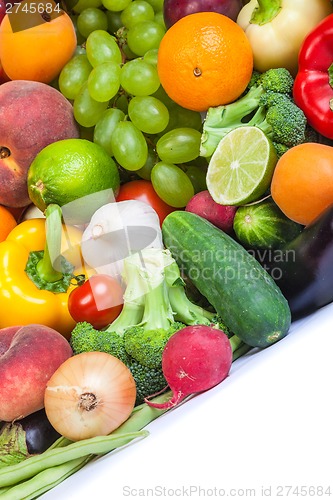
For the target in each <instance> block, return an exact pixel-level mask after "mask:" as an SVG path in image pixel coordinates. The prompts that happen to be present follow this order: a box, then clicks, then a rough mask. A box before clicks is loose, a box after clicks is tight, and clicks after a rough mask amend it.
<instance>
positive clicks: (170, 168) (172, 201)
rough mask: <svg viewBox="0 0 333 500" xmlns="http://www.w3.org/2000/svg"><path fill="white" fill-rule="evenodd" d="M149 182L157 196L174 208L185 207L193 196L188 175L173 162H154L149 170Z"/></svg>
mask: <svg viewBox="0 0 333 500" xmlns="http://www.w3.org/2000/svg"><path fill="white" fill-rule="evenodd" d="M151 182H152V185H153V187H154V189H155V191H156V193H157V194H158V196H159V197H160V198H161V199H162V200H163V201H165V203H167V204H168V205H170V206H172V207H174V208H183V207H185V206H186V205H187V203H188V202H189V201H190V199H191V198H192V196H194V188H193V184H192V182H191V181H190V179H189V177H188V176H187V175H186V173H185V172H184V171H183V170H182V169H181V168H180V167H178V165H174V164H173V163H166V162H164V161H159V162H158V163H156V165H155V166H154V167H153V168H152V171H151Z"/></svg>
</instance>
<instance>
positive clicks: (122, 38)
mask: <svg viewBox="0 0 333 500" xmlns="http://www.w3.org/2000/svg"><path fill="white" fill-rule="evenodd" d="M127 32H128V29H127V28H126V27H125V26H123V27H122V28H120V29H119V30H118V31H117V33H116V36H117V42H118V45H119V47H120V49H121V51H122V52H123V54H124V55H125V60H129V59H135V58H136V57H138V56H137V55H136V54H134V52H132V51H131V49H130V48H129V46H128V44H127Z"/></svg>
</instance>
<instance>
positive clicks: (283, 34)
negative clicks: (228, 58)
mask: <svg viewBox="0 0 333 500" xmlns="http://www.w3.org/2000/svg"><path fill="white" fill-rule="evenodd" d="M332 12H333V8H332V4H331V2H329V1H328V0H250V1H249V2H248V3H246V5H244V7H243V8H242V9H241V11H240V12H239V14H238V17H237V24H239V26H240V27H241V28H243V30H244V31H245V34H246V36H247V38H248V39H249V42H250V44H251V46H252V51H253V58H254V69H256V70H257V71H260V72H264V71H267V70H268V69H270V68H281V67H283V68H287V69H288V70H289V71H290V72H291V74H292V75H293V76H295V75H296V73H297V67H298V53H299V49H300V47H301V44H302V42H303V40H304V38H305V37H306V35H307V34H308V33H309V32H310V31H311V30H312V29H313V28H314V27H315V26H317V24H318V23H319V22H320V21H321V20H322V19H324V18H325V17H326V16H328V15H329V14H332Z"/></svg>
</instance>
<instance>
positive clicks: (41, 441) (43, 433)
mask: <svg viewBox="0 0 333 500" xmlns="http://www.w3.org/2000/svg"><path fill="white" fill-rule="evenodd" d="M17 423H18V424H21V425H22V428H23V430H24V431H25V441H26V443H27V448H28V452H29V453H30V454H35V453H43V452H44V451H45V450H47V448H49V447H50V446H51V444H53V443H54V442H55V441H56V440H57V439H58V438H59V437H60V434H59V433H58V432H57V431H56V430H55V429H54V427H52V425H51V424H50V422H49V420H48V418H47V416H46V413H45V410H44V408H43V409H41V410H39V411H36V412H34V413H31V415H28V416H27V417H25V418H23V419H22V420H19V421H18V422H17Z"/></svg>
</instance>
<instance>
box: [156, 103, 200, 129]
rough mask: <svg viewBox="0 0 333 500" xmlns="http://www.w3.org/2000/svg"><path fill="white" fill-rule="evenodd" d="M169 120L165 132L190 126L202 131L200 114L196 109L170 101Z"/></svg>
mask: <svg viewBox="0 0 333 500" xmlns="http://www.w3.org/2000/svg"><path fill="white" fill-rule="evenodd" d="M168 110H169V115H170V120H169V124H168V126H167V128H166V130H165V132H169V130H173V129H175V128H179V127H190V128H194V129H195V130H199V131H200V132H202V116H201V114H200V113H199V112H198V111H192V110H191V109H186V108H183V107H182V106H179V105H178V104H175V103H171V105H169V106H168Z"/></svg>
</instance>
